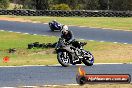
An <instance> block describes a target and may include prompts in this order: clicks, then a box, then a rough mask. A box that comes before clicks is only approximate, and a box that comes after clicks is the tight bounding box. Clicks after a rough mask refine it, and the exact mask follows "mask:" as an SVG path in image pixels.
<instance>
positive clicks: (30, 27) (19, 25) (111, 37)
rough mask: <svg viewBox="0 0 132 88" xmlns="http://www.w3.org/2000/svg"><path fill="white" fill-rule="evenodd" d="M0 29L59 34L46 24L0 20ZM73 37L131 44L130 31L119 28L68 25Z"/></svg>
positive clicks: (131, 34)
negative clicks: (108, 28) (106, 28)
mask: <svg viewBox="0 0 132 88" xmlns="http://www.w3.org/2000/svg"><path fill="white" fill-rule="evenodd" d="M0 29H1V30H6V31H13V32H22V33H30V34H40V35H52V36H60V32H51V31H50V29H49V27H48V24H42V23H29V22H11V21H2V20H1V21H0ZM69 29H70V30H72V31H73V33H74V36H75V38H78V39H86V40H98V41H110V42H119V43H129V44H132V37H131V36H132V32H130V31H120V30H105V29H99V28H98V29H97V28H88V27H76V26H70V27H69Z"/></svg>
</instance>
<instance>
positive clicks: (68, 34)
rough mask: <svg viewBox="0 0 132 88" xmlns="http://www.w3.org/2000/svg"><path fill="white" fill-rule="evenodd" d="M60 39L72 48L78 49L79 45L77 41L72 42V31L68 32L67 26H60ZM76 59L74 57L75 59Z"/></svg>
mask: <svg viewBox="0 0 132 88" xmlns="http://www.w3.org/2000/svg"><path fill="white" fill-rule="evenodd" d="M61 33H62V35H61V38H64V39H65V42H66V43H68V44H72V46H74V47H75V49H76V48H80V44H79V42H78V41H74V37H73V33H72V31H70V30H68V26H67V25H63V26H62V30H61ZM74 56H76V55H74V53H73V54H72V60H73V61H74V60H75V59H74ZM75 58H76V57H75Z"/></svg>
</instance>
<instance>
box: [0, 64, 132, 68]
mask: <svg viewBox="0 0 132 88" xmlns="http://www.w3.org/2000/svg"><path fill="white" fill-rule="evenodd" d="M106 64H107V65H109V64H110V65H112V64H113V65H114V64H131V65H132V63H94V65H106ZM33 66H35V67H39V66H61V65H60V64H55V65H22V66H0V67H33ZM75 66H85V65H84V64H78V65H75Z"/></svg>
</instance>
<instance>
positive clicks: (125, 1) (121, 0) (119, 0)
mask: <svg viewBox="0 0 132 88" xmlns="http://www.w3.org/2000/svg"><path fill="white" fill-rule="evenodd" d="M111 6H112V10H119V11H120V10H132V0H112V5H111Z"/></svg>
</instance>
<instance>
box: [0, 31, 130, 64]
mask: <svg viewBox="0 0 132 88" xmlns="http://www.w3.org/2000/svg"><path fill="white" fill-rule="evenodd" d="M36 41H37V42H40V43H49V42H50V43H54V42H57V41H58V37H53V36H41V35H24V34H18V33H10V32H1V31H0V65H2V66H9V65H12V66H16V65H17V66H18V65H52V64H58V61H57V59H56V54H54V53H52V52H53V51H54V49H37V48H33V49H27V44H29V43H33V42H36ZM85 42H87V43H88V44H87V45H86V46H85V47H84V48H85V49H86V50H89V51H90V52H92V53H93V55H94V57H95V63H113V62H115V63H117V62H118V63H119V62H121V63H129V62H132V59H131V57H132V50H131V48H132V47H131V45H129V44H127V45H124V44H113V43H110V42H97V41H94V42H91V41H85ZM9 48H16V49H17V51H16V53H8V49H9ZM5 56H8V57H9V58H10V61H9V62H8V63H3V58H4V57H5Z"/></svg>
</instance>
